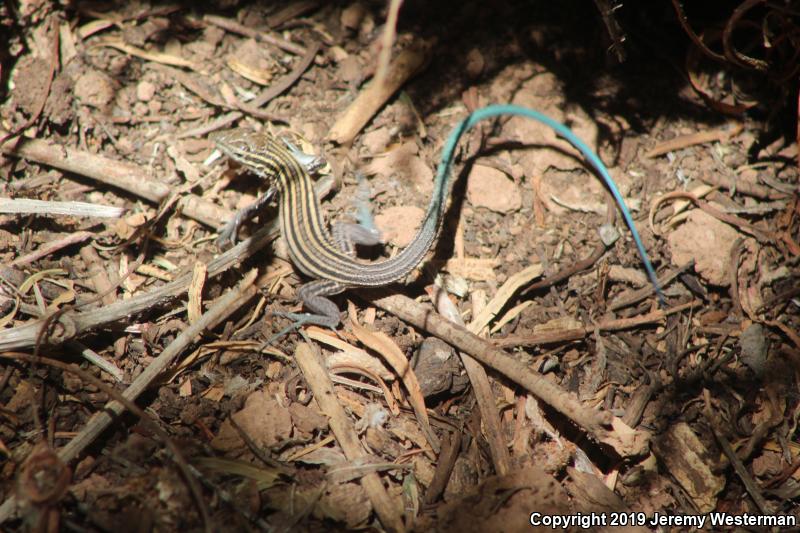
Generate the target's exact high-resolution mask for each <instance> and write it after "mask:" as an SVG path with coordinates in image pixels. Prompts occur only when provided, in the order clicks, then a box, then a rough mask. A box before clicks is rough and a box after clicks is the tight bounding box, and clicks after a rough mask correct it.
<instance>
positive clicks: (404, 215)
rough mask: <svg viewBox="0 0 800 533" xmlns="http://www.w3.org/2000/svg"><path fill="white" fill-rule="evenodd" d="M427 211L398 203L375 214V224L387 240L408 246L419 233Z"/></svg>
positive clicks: (397, 244)
mask: <svg viewBox="0 0 800 533" xmlns="http://www.w3.org/2000/svg"><path fill="white" fill-rule="evenodd" d="M424 216H425V211H423V210H422V209H420V208H419V207H415V206H402V205H398V206H395V207H390V208H389V209H386V210H384V212H383V213H381V214H379V215H376V216H375V225H376V226H378V229H380V230H381V233H382V234H383V238H384V240H385V241H386V242H390V243H392V244H394V245H395V246H399V247H401V248H403V247H405V246H408V245H409V244H410V243H411V241H412V240H414V237H415V236H416V234H417V230H418V229H419V226H420V224H421V223H422V217H424Z"/></svg>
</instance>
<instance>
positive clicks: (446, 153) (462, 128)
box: [433, 104, 664, 306]
mask: <svg viewBox="0 0 800 533" xmlns="http://www.w3.org/2000/svg"><path fill="white" fill-rule="evenodd" d="M501 115H518V116H523V117H527V118H532V119H533V120H536V121H537V122H541V123H542V124H544V125H545V126H548V127H549V128H551V129H553V130H554V131H555V132H556V133H558V134H559V135H560V136H561V137H563V138H564V139H566V140H567V141H568V142H569V143H570V144H571V145H572V146H574V147H575V148H577V149H578V150H579V151H580V152H581V154H583V157H585V158H586V160H587V161H588V162H589V164H591V165H592V167H594V169H595V170H596V171H597V173H598V174H600V177H601V178H603V181H604V182H605V183H606V185H607V186H608V188H609V190H610V191H611V194H612V195H613V196H614V200H615V201H616V202H617V205H618V206H619V209H620V211H621V212H622V218H624V219H625V224H627V226H628V228H630V230H631V234H632V235H633V240H634V241H635V242H636V248H637V249H638V250H639V256H640V257H641V258H642V263H644V268H645V270H646V271H647V276H648V277H649V278H650V282H651V283H652V284H653V287H654V288H655V291H656V294H657V295H658V299H659V301H660V302H661V305H662V306H663V305H664V293H663V292H662V291H661V286H660V285H659V284H658V278H656V272H655V269H654V268H653V265H652V264H651V263H650V259H649V258H648V256H647V251H645V249H644V244H642V239H641V238H640V237H639V232H638V231H636V226H635V225H634V224H633V218H632V217H631V214H630V212H629V211H628V208H627V207H626V206H625V202H624V201H623V199H622V195H621V194H620V193H619V189H617V185H616V184H615V183H614V180H613V179H611V175H610V174H609V173H608V169H607V168H606V166H605V165H604V164H603V162H602V161H601V160H600V158H599V157H597V155H596V154H595V153H594V152H593V151H592V149H591V148H589V147H588V146H586V144H585V143H584V142H583V141H581V140H580V139H579V138H578V137H577V136H576V135H575V134H574V133H572V131H570V129H569V128H567V127H566V126H564V125H563V124H561V123H560V122H556V121H555V120H553V119H551V118H550V117H548V116H546V115H543V114H542V113H539V112H538V111H534V110H533V109H528V108H525V107H520V106H517V105H512V104H497V105H490V106H486V107H482V108H480V109H477V110H475V111H473V112H472V113H471V114H470V115H469V116H468V117H467V118H465V119H464V120H462V121H461V122H459V123H458V125H457V126H456V127H455V129H454V130H453V132H452V133H451V134H450V137H448V139H447V142H446V143H445V145H444V149H443V150H442V159H441V162H440V163H439V168H438V170H437V174H436V180H435V181H434V183H435V184H436V186H437V187H444V186H445V185H446V183H447V181H448V180H447V176H449V175H450V167H451V165H452V163H453V155H454V152H455V148H456V144H457V143H458V140H459V139H460V138H461V136H462V135H463V134H464V133H465V132H466V131H467V130H469V129H470V128H472V127H473V126H474V125H475V124H477V123H478V122H480V121H481V120H484V119H487V118H492V117H497V116H501ZM433 197H434V198H437V197H438V198H441V197H442V194H440V192H439V191H434V196H433Z"/></svg>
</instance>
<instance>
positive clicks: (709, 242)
mask: <svg viewBox="0 0 800 533" xmlns="http://www.w3.org/2000/svg"><path fill="white" fill-rule="evenodd" d="M738 237H739V233H738V232H737V231H736V230H735V229H733V228H732V227H730V226H729V225H727V224H725V223H724V222H720V221H719V220H717V219H716V218H714V217H712V216H711V215H709V214H707V213H705V212H704V211H700V210H699V209H696V210H694V211H691V212H690V213H689V215H688V217H687V221H686V223H684V224H683V225H682V226H680V227H679V228H678V229H676V230H675V231H673V232H672V233H670V234H669V235H668V236H667V243H668V244H669V249H670V252H671V254H672V263H673V264H674V265H676V266H677V265H683V264H686V263H687V262H689V261H690V260H692V259H694V261H695V266H694V268H695V270H696V271H697V273H698V274H699V275H700V277H702V278H703V279H705V280H706V281H708V282H709V283H712V284H714V285H717V286H720V287H727V286H728V285H730V281H729V275H728V268H729V264H730V256H731V248H733V244H734V242H735V241H736V239H737V238H738Z"/></svg>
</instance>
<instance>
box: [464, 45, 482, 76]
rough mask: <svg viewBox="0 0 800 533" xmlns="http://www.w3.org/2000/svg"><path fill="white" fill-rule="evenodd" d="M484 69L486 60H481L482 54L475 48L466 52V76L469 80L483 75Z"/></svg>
mask: <svg viewBox="0 0 800 533" xmlns="http://www.w3.org/2000/svg"><path fill="white" fill-rule="evenodd" d="M485 67H486V60H485V59H483V54H481V51H480V50H478V49H477V48H473V49H472V50H470V51H469V52H467V76H469V77H470V78H477V77H478V76H480V75H481V74H482V73H483V69H484V68H485Z"/></svg>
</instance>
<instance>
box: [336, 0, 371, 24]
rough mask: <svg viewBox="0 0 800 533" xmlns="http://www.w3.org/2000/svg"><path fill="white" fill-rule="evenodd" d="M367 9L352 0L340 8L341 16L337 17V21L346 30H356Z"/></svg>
mask: <svg viewBox="0 0 800 533" xmlns="http://www.w3.org/2000/svg"><path fill="white" fill-rule="evenodd" d="M366 14H367V10H366V9H365V8H364V4H362V3H361V2H354V3H352V4H350V5H349V6H347V7H346V8H344V9H343V10H342V16H341V17H339V22H341V24H342V26H343V27H345V28H347V29H348V30H356V29H358V27H359V26H360V25H361V21H362V20H364V16H365V15H366Z"/></svg>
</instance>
